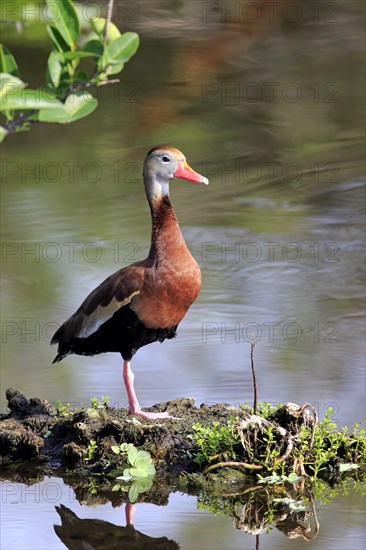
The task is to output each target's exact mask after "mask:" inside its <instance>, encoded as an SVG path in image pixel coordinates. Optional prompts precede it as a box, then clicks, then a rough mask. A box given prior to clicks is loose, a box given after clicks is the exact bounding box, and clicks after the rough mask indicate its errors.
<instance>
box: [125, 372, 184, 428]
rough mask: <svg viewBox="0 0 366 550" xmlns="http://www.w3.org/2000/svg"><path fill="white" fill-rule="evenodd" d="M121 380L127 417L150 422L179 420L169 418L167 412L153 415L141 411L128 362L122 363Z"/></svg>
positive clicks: (174, 417)
mask: <svg viewBox="0 0 366 550" xmlns="http://www.w3.org/2000/svg"><path fill="white" fill-rule="evenodd" d="M123 379H124V381H125V386H126V391H127V398H128V405H129V408H128V414H129V415H132V414H133V415H134V416H139V417H140V418H146V419H150V420H154V419H155V418H173V419H174V420H179V418H177V417H176V416H170V414H169V413H168V412H162V413H153V412H145V411H142V410H141V408H140V405H139V402H138V401H137V397H136V392H135V388H134V386H133V380H134V374H133V372H132V370H131V367H130V362H129V361H124V363H123Z"/></svg>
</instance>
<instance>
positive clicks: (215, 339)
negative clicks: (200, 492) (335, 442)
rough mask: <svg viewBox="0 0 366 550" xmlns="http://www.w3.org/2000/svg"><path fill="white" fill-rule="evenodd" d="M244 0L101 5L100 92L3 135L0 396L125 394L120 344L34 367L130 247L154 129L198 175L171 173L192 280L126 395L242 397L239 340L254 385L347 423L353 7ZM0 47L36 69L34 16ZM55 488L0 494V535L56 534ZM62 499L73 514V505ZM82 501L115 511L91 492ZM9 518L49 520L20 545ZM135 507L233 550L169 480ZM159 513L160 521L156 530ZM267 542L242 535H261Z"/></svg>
mask: <svg viewBox="0 0 366 550" xmlns="http://www.w3.org/2000/svg"><path fill="white" fill-rule="evenodd" d="M239 4H240V5H241V3H239ZM242 4H243V6H242V7H243V9H244V4H245V3H244V2H243V3H242ZM260 4H261V8H262V10H263V11H262V17H259V16H258V17H257V19H256V20H255V21H253V22H250V21H248V17H246V16H245V15H243V13H244V12H242V15H241V16H240V17H239V21H238V22H237V23H235V22H233V21H229V22H227V23H226V24H224V23H222V22H221V19H220V17H219V16H218V15H217V14H216V15H215V14H206V15H205V14H204V15H203V14H202V9H203V7H202V6H203V5H201V3H199V2H185V3H176V4H171V5H170V6H168V7H167V6H166V5H163V4H162V3H160V2H155V1H152V0H150V1H149V2H136V3H134V5H136V6H137V8H138V10H137V14H135V15H134V19H133V20H131V18H130V19H128V18H127V17H126V13H125V12H123V10H122V8H121V9H120V10H119V11H118V10H117V12H118V13H117V12H116V17H117V18H118V17H119V19H120V20H119V21H118V20H117V23H119V25H120V26H121V27H122V28H124V29H126V30H127V29H129V30H136V31H138V32H139V33H140V36H141V47H140V50H139V51H138V53H137V55H136V56H135V58H133V60H132V61H131V62H130V63H129V64H127V65H126V67H125V69H124V72H123V73H122V74H121V83H120V85H117V86H115V87H114V88H113V87H112V86H111V87H105V88H103V89H101V90H100V92H99V95H100V106H99V108H98V110H97V111H96V112H95V113H94V114H93V115H92V116H90V117H89V118H87V119H85V120H83V121H81V122H79V123H76V124H72V125H70V126H65V127H56V126H47V125H39V126H35V127H33V128H32V129H31V131H30V132H29V133H25V134H19V135H16V136H10V137H8V138H7V140H6V141H5V143H4V146H3V161H4V162H3V168H2V211H1V218H2V229H3V248H2V253H3V254H2V260H3V265H2V282H3V291H4V292H3V299H2V333H3V334H2V349H1V360H2V371H1V388H2V389H1V392H2V401H3V408H5V403H4V393H5V389H6V388H7V387H9V386H15V387H19V388H20V389H21V390H22V391H23V392H24V393H26V395H28V396H39V397H41V398H47V399H48V400H50V401H55V400H57V399H60V400H61V401H63V402H68V403H73V404H75V405H83V404H85V403H88V402H89V399H90V397H92V396H97V397H98V398H101V396H102V395H109V397H110V402H111V403H112V404H119V405H120V406H125V405H126V398H125V393H124V388H123V382H122V376H121V360H120V357H118V356H117V355H114V354H107V355H102V356H97V357H94V358H85V357H77V356H72V357H68V358H67V359H66V360H64V361H63V362H62V363H61V364H60V365H58V366H56V367H51V366H50V364H51V362H52V359H53V357H54V355H55V350H54V349H50V347H49V340H50V337H51V336H52V333H53V331H54V330H55V329H56V327H57V326H58V325H60V324H61V323H62V322H63V321H64V320H65V319H66V318H67V317H68V316H69V315H70V314H71V313H72V312H73V311H74V310H75V309H76V307H77V306H78V305H79V303H80V302H81V300H82V299H83V298H84V297H85V296H86V295H87V294H88V293H89V292H90V290H92V289H93V288H94V287H95V286H96V285H97V284H98V283H99V282H100V281H101V280H103V278H104V277H106V276H107V275H109V274H110V273H112V272H113V271H116V270H117V269H118V268H119V267H121V266H123V265H128V264H129V263H131V262H132V261H135V260H136V259H143V258H144V257H145V255H146V253H147V250H148V246H149V238H150V220H149V212H148V206H147V203H146V199H145V196H144V192H143V187H142V183H141V171H142V162H143V159H144V156H145V154H146V151H147V150H148V149H149V148H151V146H153V145H154V144H158V143H169V144H170V145H173V146H177V147H179V148H180V149H182V150H183V151H184V153H185V154H186V156H187V159H188V161H189V163H190V164H191V166H192V167H193V168H194V169H195V170H197V171H199V172H201V173H204V174H205V175H207V176H208V177H209V178H210V185H209V186H208V187H207V188H206V187H203V186H199V185H198V184H191V183H188V182H183V181H175V182H173V183H172V185H171V195H172V199H173V203H174V205H175V208H176V211H177V214H178V217H179V220H180V223H181V227H182V230H183V232H184V235H185V237H186V240H187V244H188V246H189V248H190V249H191V251H192V253H193V254H194V256H195V257H196V259H197V260H198V261H199V263H200V265H201V269H202V275H203V288H202V292H201V295H200V297H199V299H198V300H197V302H196V303H195V304H194V305H193V306H192V308H191V309H190V311H189V313H188V314H187V316H186V318H185V319H184V320H183V322H182V323H181V325H180V327H179V330H178V337H177V339H176V340H175V341H167V342H165V343H164V344H163V345H160V344H154V345H152V346H149V347H147V348H144V349H141V350H140V351H139V353H138V354H137V356H136V357H135V359H134V362H133V368H134V371H135V374H136V381H135V383H136V389H137V395H138V397H139V400H140V403H141V404H142V405H143V406H148V405H151V404H153V403H156V402H159V401H166V400H169V399H173V398H176V397H179V396H193V397H195V398H196V401H197V403H198V404H200V403H202V402H208V403H214V402H228V403H232V404H235V403H239V402H243V401H246V400H248V401H252V399H253V397H252V385H251V374H250V361H249V352H250V340H251V339H252V337H253V335H254V336H256V339H257V343H256V347H255V364H256V369H257V379H258V384H259V397H260V399H261V400H268V401H271V402H286V401H295V402H298V403H300V404H302V403H304V402H310V403H313V404H314V405H315V406H316V407H317V409H318V410H319V413H320V416H321V417H322V416H323V414H324V411H325V410H326V409H327V408H328V406H330V405H331V406H332V407H333V408H334V410H335V412H336V415H335V418H336V420H337V421H338V422H339V424H340V425H349V426H351V425H352V424H353V422H355V421H362V422H363V423H364V422H365V397H364V393H365V392H364V388H365V369H364V351H365V349H364V338H363V334H364V320H363V314H364V305H363V303H364V302H363V300H364V290H363V283H364V276H365V275H364V274H365V271H364V226H363V222H364V199H365V196H364V178H363V176H364V172H365V170H364V163H363V151H364V149H363V134H364V126H363V122H362V121H363V115H364V112H363V109H364V106H363V102H362V99H363V97H364V79H363V72H362V71H363V69H361V67H360V58H361V56H360V53H361V46H360V44H361V43H362V36H363V34H362V33H363V26H362V17H361V15H362V14H361V12H362V8H361V6H363V5H362V4H361V3H360V2H357V1H347V2H336V3H329V2H328V3H323V2H319V3H318V2H314V3H306V2H296V3H292V4H296V6H298V8H299V10H301V16H298V17H297V18H296V17H295V15H294V14H292V15H291V13H290V12H287V11H286V10H287V9H289V10H290V9H291V8H290V7H289V5H288V3H287V2H285V1H284V2H281V3H280V6H277V4H276V6H277V7H276V6H275V7H273V6H272V7H273V9H274V12H273V17H272V18H271V17H270V8H269V5H270V3H264V4H263V5H262V3H260ZM265 5H266V6H267V8H265ZM286 6H287V7H286ZM316 6H317V8H316ZM333 8H334V10H335V11H336V13H333V12H332V9H333ZM123 9H125V8H123ZM317 9H318V11H316V10H317ZM121 10H122V11H121ZM284 10H285V11H284ZM314 10H315V11H314ZM363 10H364V8H363ZM245 13H246V12H245ZM299 13H300V11H299ZM247 15H248V14H247ZM253 17H254V16H253ZM249 18H250V17H249ZM288 19H290V20H291V21H292V20H293V21H292V22H291V21H289V20H288ZM340 37H342V40H340ZM26 41H29V42H27V43H29V44H30V46H31V47H30V48H29V49H27V50H25V48H24V43H25V42H26ZM4 42H6V44H7V46H8V47H9V48H10V49H11V51H12V52H13V54H14V55H15V57H16V58H17V59H18V60H19V65H20V69H21V72H22V75H23V78H24V80H26V81H27V82H29V83H30V85H31V86H33V85H37V84H41V83H42V79H43V71H44V66H45V62H46V59H47V54H48V45H47V39H46V37H45V33H44V30H42V29H40V27H38V30H37V32H34V31H33V32H32V26H29V27H26V28H25V29H24V34H19V35H16V34H14V33H13V32H12V29H11V28H7V30H6V32H5V33H4ZM173 369H174V371H173ZM162 381H164V382H162ZM60 483H61V482H60ZM59 501H60V502H64V503H65V504H66V505H68V504H67V503H66V501H63V500H62V499H59V500H57V499H56V501H55V502H51V503H50V502H46V501H45V499H42V498H41V499H40V500H39V502H38V501H37V506H34V505H33V503H32V501H29V499H28V498H26V499H25V502H24V503H23V502H22V500H19V499H18V500H16V502H17V503H18V504H17V505H15V504H10V503H9V502H7V503H6V504H7V508H6V512H5V513H6V514H9V516H8V515H6V517H7V519H8V522H9V523H8V525H9V531H7V532H8V533H9V534H8V535H5V538H4V534H3V535H2V536H3V545H4V548H25V547H26V544H30V545H32V544H34V541H35V540H37V545H36V546H33V547H34V548H36V547H37V548H63V546H62V543H61V542H60V541H59V540H58V539H57V537H56V535H55V534H53V531H52V527H51V525H52V524H53V522H56V523H57V518H58V516H57V514H56V512H55V510H54V505H55V504H58V502H59ZM23 505H24V506H26V507H28V508H27V509H26V510H23V509H22V507H23ZM351 506H352V510H353V511H355V513H354V514H352V515H351V516H350V514H349V513H347V512H345V511H346V510H349V509H350V507H351ZM363 506H364V502H363V501H362V498H361V497H359V496H358V495H355V494H352V495H351V496H348V497H346V498H343V497H342V499H339V500H338V502H336V503H333V504H331V505H329V506H327V507H325V506H324V507H322V510H321V515H322V520H321V524H322V525H327V521H328V518H329V519H330V517H329V514H330V513H331V512H330V510H332V514H336V515H337V517H338V516H339V517H338V520H339V521H337V522H334V525H337V526H338V528H339V531H337V532H334V531H330V527H329V529H324V528H323V527H322V531H321V533H322V534H321V536H320V535H319V537H318V538H317V539H316V543H315V542H313V543H312V544H314V545H316V546H314V547H316V548H328V547H336V542H335V539H340V540H342V536H344V530H345V529H346V526H347V541H349V540H352V547H353V548H355V549H358V548H361V547H363V544H362V542H363V541H362V535H361V533H360V528H359V524H360V518H359V515H358V514H360V511H362V509H363ZM14 509H16V510H17V513H15V511H14ZM72 509H73V510H74V511H75V512H76V513H77V514H78V511H79V505H78V503H77V502H76V501H75V500H74V501H73V502H72ZM83 511H84V512H85V516H83V517H98V518H100V519H105V520H108V521H111V522H113V523H116V524H118V525H122V524H123V522H122V521H121V518H122V517H123V513H122V511H121V509H118V510H113V509H112V508H111V507H110V506H109V505H105V506H103V507H98V508H97V509H95V510H90V509H89V508H87V509H85V510H84V509H83ZM168 511H169V514H168V515H166V514H165V512H168ZM163 514H165V515H164V516H163ZM26 517H29V518H33V519H35V517H37V518H38V520H37V521H40V522H41V521H43V520H44V523H45V524H46V523H47V525H49V526H50V527H49V529H48V528H47V532H45V531H44V530H43V531H42V535H39V536H38V535H37V534H34V537H32V536H31V537H29V538H28V540H27V541H25V540H21V539H20V538H19V536H20V535H19V532H18V531H19V529H20V528H24V529H27V530H29V529H31V527H30V524H31V523H30V522H29V523H27V521H28V520H26V519H25V518H26ZM136 517H138V518H139V520H138V522H137V524H136V527H137V529H139V530H140V531H142V532H145V531H144V529H145V528H146V530H147V531H148V532H149V534H150V536H164V535H165V536H167V537H168V538H171V539H173V540H176V541H177V542H179V544H181V547H182V548H196V547H200V548H206V547H207V548H209V547H210V548H214V547H217V548H224V547H227V548H237V547H240V545H243V544H245V543H244V539H243V537H244V538H245V537H249V535H244V534H243V533H240V532H238V531H235V530H234V529H233V528H232V526H231V522H230V520H229V519H228V518H219V517H214V516H213V515H211V514H209V513H208V512H202V511H199V512H198V511H197V510H196V504H195V499H193V497H187V496H181V495H179V494H175V495H173V496H172V497H171V499H170V503H169V506H168V508H167V509H166V510H165V509H160V508H159V507H156V506H153V505H145V504H141V505H140V506H139V507H138V510H137V516H136ZM167 517H168V518H170V519H167ZM332 517H334V516H333V515H332ZM152 518H154V521H152ZM164 518H165V519H164ZM329 523H330V522H329ZM160 524H162V525H164V527H167V529H165V528H164V530H162V531H161V532H160V531H159V533H160V534H158V533H157V530H156V528H155V527H153V526H155V525H160ZM32 529H33V528H32ZM34 529H36V527H34ZM323 529H324V530H323ZM342 529H343V531H342ZM342 532H343V535H342ZM14 533H18V535H15V534H14ZM218 533H220V534H222V538H218V537H219V535H218ZM223 533H225V536H224V535H223ZM17 537H18V538H17ZM194 537H198V538H194ZM253 540H254V539H249V542H248V544H252V545H253V544H254V543H253ZM344 540H346V539H344ZM286 542H287V541H286V539H284V537H280V536H279V535H270V536H269V537H268V539H267V538H265V537H264V536H262V540H261V548H262V547H263V548H266V547H267V548H271V549H272V548H277V547H278V548H284V547H285V546H284V545H285V544H286ZM215 544H216V546H215ZM225 544H227V546H225ZM289 544H290V542H289V541H288V545H289ZM301 544H305V543H300V542H299V541H298V540H297V541H296V542H295V541H292V542H291V545H292V546H295V547H296V545H298V547H299V548H300V547H301V546H300V545H301ZM339 544H340V546H339V547H344V543H343V546H342V544H341V543H339ZM33 547H32V548H33ZM28 548H31V546H28Z"/></svg>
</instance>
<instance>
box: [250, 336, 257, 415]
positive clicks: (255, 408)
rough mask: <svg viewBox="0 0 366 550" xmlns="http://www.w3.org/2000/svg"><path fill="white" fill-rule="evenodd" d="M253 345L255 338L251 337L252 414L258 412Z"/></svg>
mask: <svg viewBox="0 0 366 550" xmlns="http://www.w3.org/2000/svg"><path fill="white" fill-rule="evenodd" d="M254 347H255V338H254V337H253V340H252V341H251V344H250V366H251V367H252V376H253V390H254V403H253V411H254V414H258V412H257V411H258V387H257V379H256V376H255V368H254Z"/></svg>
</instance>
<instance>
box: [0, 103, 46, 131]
mask: <svg viewBox="0 0 366 550" xmlns="http://www.w3.org/2000/svg"><path fill="white" fill-rule="evenodd" d="M36 112H37V110H36V109H32V110H30V111H27V112H25V113H21V114H20V115H19V116H18V117H16V118H14V119H13V120H11V121H10V122H6V123H5V124H3V126H4V128H5V129H6V130H7V131H8V132H9V134H10V133H11V132H15V131H16V129H17V128H18V127H19V126H22V125H23V124H24V123H25V122H38V121H37V120H29V119H30V118H31V117H32V116H33V115H34V114H35V113H36Z"/></svg>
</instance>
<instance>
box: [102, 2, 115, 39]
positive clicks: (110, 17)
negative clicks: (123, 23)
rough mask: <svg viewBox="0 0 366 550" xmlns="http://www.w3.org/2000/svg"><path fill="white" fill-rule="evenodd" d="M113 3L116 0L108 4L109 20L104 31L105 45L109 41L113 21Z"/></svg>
mask: <svg viewBox="0 0 366 550" xmlns="http://www.w3.org/2000/svg"><path fill="white" fill-rule="evenodd" d="M113 3H114V0H109V2H108V12H107V19H106V22H105V29H104V36H103V42H104V44H105V43H106V41H107V36H108V28H109V23H110V22H111V21H112V14H113Z"/></svg>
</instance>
